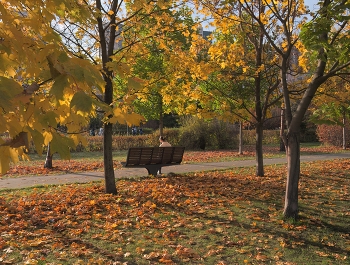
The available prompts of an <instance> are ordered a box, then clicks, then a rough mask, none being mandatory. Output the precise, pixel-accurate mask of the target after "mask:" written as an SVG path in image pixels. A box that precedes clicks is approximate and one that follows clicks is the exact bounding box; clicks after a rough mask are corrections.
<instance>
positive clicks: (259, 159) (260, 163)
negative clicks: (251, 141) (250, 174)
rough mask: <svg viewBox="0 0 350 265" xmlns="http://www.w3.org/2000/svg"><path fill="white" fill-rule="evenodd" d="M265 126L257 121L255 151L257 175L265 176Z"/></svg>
mask: <svg viewBox="0 0 350 265" xmlns="http://www.w3.org/2000/svg"><path fill="white" fill-rule="evenodd" d="M262 146H263V126H262V123H261V122H259V123H257V126H256V140H255V152H256V156H255V158H256V176H259V177H263V176H264V160H263V150H262Z"/></svg>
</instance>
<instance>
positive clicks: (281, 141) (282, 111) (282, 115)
mask: <svg viewBox="0 0 350 265" xmlns="http://www.w3.org/2000/svg"><path fill="white" fill-rule="evenodd" d="M285 129H286V122H285V120H284V109H283V108H281V127H280V151H281V152H283V151H286V146H285V144H284V141H283V135H284V130H285Z"/></svg>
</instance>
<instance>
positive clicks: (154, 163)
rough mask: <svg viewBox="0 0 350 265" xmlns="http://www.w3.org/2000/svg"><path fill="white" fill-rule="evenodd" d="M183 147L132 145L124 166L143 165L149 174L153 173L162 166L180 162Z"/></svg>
mask: <svg viewBox="0 0 350 265" xmlns="http://www.w3.org/2000/svg"><path fill="white" fill-rule="evenodd" d="M184 151H185V147H179V146H175V147H174V146H172V147H132V148H129V150H128V156H127V160H126V162H125V163H122V164H123V165H124V166H125V167H145V168H146V169H147V170H148V173H149V174H152V175H155V174H156V173H157V172H158V171H160V169H161V167H163V166H171V165H176V164H180V163H181V162H182V158H183V154H184Z"/></svg>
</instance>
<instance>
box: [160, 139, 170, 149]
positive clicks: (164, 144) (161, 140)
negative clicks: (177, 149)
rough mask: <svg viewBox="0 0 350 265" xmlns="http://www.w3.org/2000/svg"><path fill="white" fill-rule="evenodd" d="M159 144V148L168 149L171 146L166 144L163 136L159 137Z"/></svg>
mask: <svg viewBox="0 0 350 265" xmlns="http://www.w3.org/2000/svg"><path fill="white" fill-rule="evenodd" d="M159 142H160V145H159V147H168V146H171V144H170V143H168V142H167V141H166V140H165V137H164V136H160V137H159Z"/></svg>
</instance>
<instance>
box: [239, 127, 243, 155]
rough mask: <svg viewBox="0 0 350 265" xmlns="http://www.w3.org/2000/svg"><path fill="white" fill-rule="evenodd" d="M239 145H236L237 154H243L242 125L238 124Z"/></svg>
mask: <svg viewBox="0 0 350 265" xmlns="http://www.w3.org/2000/svg"><path fill="white" fill-rule="evenodd" d="M238 141H239V144H238V154H240V155H242V154H243V124H242V122H241V121H240V122H239V140H238Z"/></svg>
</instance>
